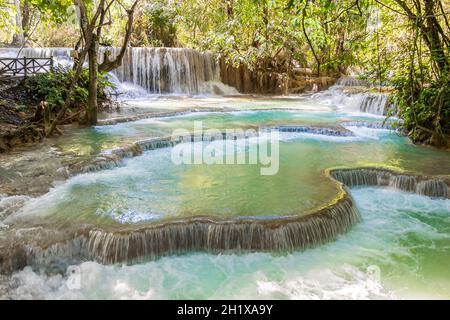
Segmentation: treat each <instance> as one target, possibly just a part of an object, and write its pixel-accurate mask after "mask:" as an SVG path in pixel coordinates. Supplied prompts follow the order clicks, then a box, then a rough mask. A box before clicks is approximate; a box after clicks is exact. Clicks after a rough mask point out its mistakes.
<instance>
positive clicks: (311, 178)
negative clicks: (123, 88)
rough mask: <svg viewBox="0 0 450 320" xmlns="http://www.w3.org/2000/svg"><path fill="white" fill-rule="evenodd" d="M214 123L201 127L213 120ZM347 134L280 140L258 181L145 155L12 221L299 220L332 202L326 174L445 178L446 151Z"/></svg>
mask: <svg viewBox="0 0 450 320" xmlns="http://www.w3.org/2000/svg"><path fill="white" fill-rule="evenodd" d="M265 116H266V115H265V114H263V116H261V115H259V114H258V113H252V114H251V117H248V115H245V116H243V115H237V116H236V115H234V117H237V119H238V120H237V122H238V123H247V124H249V123H254V122H256V120H254V119H255V118H256V119H259V117H262V118H263V119H264V117H265ZM215 117H217V115H215V116H212V119H210V120H209V121H210V122H207V123H213V122H214V121H217V119H216V118H215ZM227 117H232V116H229V115H227V116H226V117H224V118H225V120H224V121H225V122H229V124H230V125H232V122H231V120H230V119H227ZM244 119H246V120H244ZM183 121H187V120H186V119H183ZM147 126H151V124H147ZM103 129H104V128H102V130H103ZM111 129H112V128H111ZM349 129H351V130H353V132H354V133H355V136H354V137H329V136H323V135H316V134H307V133H306V134H305V133H281V135H280V142H279V143H280V145H279V149H280V151H279V154H280V157H279V171H278V173H277V174H275V175H271V176H263V175H261V167H265V166H262V165H259V164H257V165H249V164H245V165H207V164H201V165H175V164H174V163H173V162H172V159H171V151H172V149H170V148H165V149H159V150H153V151H148V152H145V153H144V154H143V155H142V156H139V157H135V158H131V159H126V160H125V161H124V163H123V165H122V166H120V167H118V168H114V169H111V170H104V171H100V172H95V173H88V174H82V175H78V176H76V177H74V178H72V179H70V180H69V181H68V182H66V183H65V184H63V185H61V186H58V187H56V188H54V189H53V190H51V191H50V192H49V193H48V194H46V195H44V196H42V197H40V198H37V199H35V200H32V201H31V202H30V203H29V204H28V205H26V206H25V207H24V208H23V210H22V211H21V214H20V215H18V216H27V217H31V218H35V217H40V216H42V215H53V216H55V217H57V218H58V219H59V220H62V221H68V222H70V221H74V219H79V220H80V221H81V222H95V223H99V224H102V223H105V224H109V223H114V222H119V223H123V224H127V223H145V222H150V223H151V222H154V221H160V220H161V219H170V218H176V217H180V216H181V217H186V216H197V215H208V216H217V217H234V216H244V217H252V216H262V217H273V216H285V215H302V214H306V213H309V212H310V211H311V210H313V209H315V208H317V207H319V206H321V205H324V204H326V203H328V202H330V201H331V200H332V199H334V197H335V196H336V195H337V192H338V189H337V187H336V185H335V183H333V182H332V181H331V180H330V179H329V178H328V177H326V176H325V174H324V171H325V170H326V169H328V168H331V167H336V166H365V165H380V166H381V165H387V166H392V167H396V168H399V169H404V170H412V171H418V172H422V173H427V174H433V173H439V174H444V173H447V174H449V173H450V167H449V166H448V163H449V161H450V154H449V153H448V152H444V151H437V150H432V149H426V148H422V147H418V146H414V145H412V144H409V143H408V142H407V141H406V139H405V138H403V137H399V136H398V135H397V133H395V132H393V131H389V130H377V129H367V128H353V127H349ZM114 130H116V131H115V132H117V130H119V132H120V129H117V128H114ZM108 134H109V135H110V136H112V135H113V134H114V133H112V132H109V133H108ZM241 152H248V149H247V150H246V151H244V150H242V151H241Z"/></svg>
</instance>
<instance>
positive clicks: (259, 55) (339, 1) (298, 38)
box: [0, 0, 450, 145]
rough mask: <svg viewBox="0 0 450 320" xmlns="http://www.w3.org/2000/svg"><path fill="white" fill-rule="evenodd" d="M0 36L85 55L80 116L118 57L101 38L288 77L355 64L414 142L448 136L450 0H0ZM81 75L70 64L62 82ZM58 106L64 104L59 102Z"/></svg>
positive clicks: (344, 70) (92, 111) (91, 115)
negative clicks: (385, 93)
mask: <svg viewBox="0 0 450 320" xmlns="http://www.w3.org/2000/svg"><path fill="white" fill-rule="evenodd" d="M0 7H1V9H2V10H0V12H1V13H0V27H1V32H0V40H1V41H2V42H3V43H4V44H8V45H11V44H13V45H16V46H22V45H28V46H68V47H74V48H76V49H77V50H78V52H79V56H78V61H83V60H84V58H85V57H86V56H87V57H89V58H90V59H89V60H90V63H89V71H88V74H89V76H88V78H89V85H88V99H87V112H86V122H88V123H95V122H96V110H97V96H98V94H97V90H98V88H97V87H98V85H97V83H98V74H99V73H100V74H101V73H104V72H108V71H110V70H112V69H114V68H116V67H117V66H119V65H120V63H121V61H120V60H121V59H120V54H119V57H117V58H116V59H113V60H111V59H110V58H109V56H108V53H107V52H108V51H107V50H106V51H105V57H104V58H103V59H100V60H101V61H102V63H99V61H97V54H96V53H97V51H98V48H99V47H100V46H106V47H108V46H117V47H120V48H121V49H122V50H121V51H120V52H121V53H122V52H123V50H125V49H126V47H127V46H165V47H188V48H196V49H199V50H210V51H214V52H216V53H217V54H218V56H219V57H220V58H221V59H225V61H226V62H227V63H228V64H230V65H233V66H240V65H245V66H246V67H247V68H249V69H250V70H259V71H261V70H262V71H267V72H276V73H278V74H280V76H284V77H289V76H290V73H291V71H292V69H293V68H299V67H300V68H310V69H311V70H312V73H313V74H315V75H317V76H320V75H334V76H338V75H340V74H349V73H354V74H358V76H359V77H361V78H364V79H367V80H368V81H370V82H371V83H373V84H374V85H375V86H377V85H378V86H379V85H384V86H389V87H391V88H393V95H392V99H393V101H394V102H395V103H396V105H397V110H398V113H399V115H400V117H401V118H402V119H403V126H404V129H405V130H406V131H407V132H408V134H409V136H410V137H411V139H412V140H413V141H414V142H418V143H421V142H425V143H430V144H435V145H442V144H445V143H446V141H448V140H449V136H450V0H333V1H332V0H179V1H175V0H58V1H53V0H0ZM81 74H82V65H81V64H80V63H79V64H77V65H76V66H75V67H74V70H73V72H72V79H73V81H72V85H71V86H69V92H68V93H69V94H68V95H67V96H66V97H67V100H66V101H65V103H64V104H63V105H62V107H60V110H61V111H60V112H61V113H60V114H58V115H57V116H56V117H55V119H54V121H53V126H52V127H51V128H50V130H49V132H48V134H51V133H52V131H53V130H52V128H54V126H56V124H57V123H58V121H59V120H60V119H62V118H63V116H64V111H65V108H66V107H67V106H68V105H69V104H70V101H69V100H70V96H71V94H70V93H71V89H72V90H75V88H76V83H77V82H78V81H79V79H80V77H81ZM65 106H66V107H65Z"/></svg>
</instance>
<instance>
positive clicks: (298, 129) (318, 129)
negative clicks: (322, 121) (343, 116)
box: [274, 126, 355, 137]
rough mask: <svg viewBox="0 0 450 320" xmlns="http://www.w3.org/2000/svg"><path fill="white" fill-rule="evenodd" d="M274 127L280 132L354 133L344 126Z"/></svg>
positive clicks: (333, 134)
mask: <svg viewBox="0 0 450 320" xmlns="http://www.w3.org/2000/svg"><path fill="white" fill-rule="evenodd" d="M274 129H276V130H278V131H280V132H300V133H311V134H320V135H325V136H337V137H353V136H355V134H354V133H353V132H351V131H349V130H346V129H344V128H341V129H339V128H336V129H333V128H325V127H313V126H278V127H275V128H274Z"/></svg>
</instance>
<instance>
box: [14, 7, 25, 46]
mask: <svg viewBox="0 0 450 320" xmlns="http://www.w3.org/2000/svg"><path fill="white" fill-rule="evenodd" d="M14 6H15V7H16V26H17V29H18V31H17V33H16V34H15V35H14V37H13V44H14V45H17V46H22V45H23V44H24V42H25V35H24V33H23V25H22V10H21V8H20V0H14Z"/></svg>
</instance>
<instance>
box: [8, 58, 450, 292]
mask: <svg viewBox="0 0 450 320" xmlns="http://www.w3.org/2000/svg"><path fill="white" fill-rule="evenodd" d="M28 50H30V51H29V52H25V54H32V53H33V54H39V55H42V56H48V55H56V56H58V57H59V59H63V57H66V56H67V57H68V55H67V51H66V50H65V49H48V50H41V51H39V50H36V49H28ZM0 53H1V52H0ZM179 75H183V77H179V78H176V77H178V76H179ZM115 76H116V77H117V80H118V81H119V80H124V81H128V82H129V83H128V84H127V83H123V82H119V83H120V86H121V88H122V89H124V91H126V92H127V95H126V96H125V97H122V98H121V99H122V100H123V103H124V107H123V109H122V110H121V111H120V112H118V113H117V114H114V115H103V119H102V120H101V123H100V125H99V126H96V127H94V128H86V129H77V130H70V129H68V130H66V132H65V135H64V136H62V137H60V138H58V139H55V140H53V141H52V148H53V149H52V150H53V151H54V152H55V153H56V152H57V153H61V154H72V155H73V156H74V157H79V158H80V159H83V160H85V159H88V160H89V159H90V160H92V159H95V158H97V159H98V158H103V157H107V156H108V155H111V154H113V152H114V151H112V149H117V148H120V147H126V146H131V145H132V144H133V143H134V142H136V141H143V140H146V141H148V139H160V138H161V137H166V136H168V135H170V134H171V133H172V132H173V131H174V130H175V129H186V130H188V131H191V132H192V131H193V130H194V123H197V124H198V123H201V124H202V126H203V128H204V129H210V128H216V129H218V130H219V131H223V130H226V129H255V130H262V129H267V128H278V129H280V131H281V132H280V136H279V139H278V142H279V146H280V152H279V155H280V157H279V171H278V173H277V174H276V175H273V176H263V175H261V171H260V169H261V165H244V164H241V165H218V164H216V165H206V164H197V165H186V164H185V165H176V164H174V163H173V162H172V160H171V151H172V149H171V148H158V149H156V150H148V151H144V152H143V153H142V154H136V155H135V157H129V158H125V159H122V160H121V161H120V162H119V163H116V165H115V166H112V167H110V168H109V169H106V170H98V171H96V172H89V173H84V174H78V175H76V176H73V177H71V178H70V179H68V180H67V181H66V182H64V183H60V184H59V185H56V186H54V187H53V188H52V189H51V190H50V192H48V193H47V194H44V195H42V196H40V197H37V198H29V197H28V196H26V195H24V196H12V197H8V196H6V195H0V221H1V222H0V236H1V237H3V233H2V232H5V234H6V232H7V231H11V230H12V231H13V232H11V233H10V234H14V231H15V228H19V229H18V230H17V234H20V233H21V230H20V228H29V227H32V226H35V225H39V226H42V225H46V224H48V225H51V227H53V228H54V227H56V228H59V227H61V228H65V227H66V226H68V225H69V226H70V227H72V228H76V227H77V226H81V225H93V226H95V227H98V228H112V229H114V230H119V231H124V230H125V228H127V230H128V229H130V228H131V229H132V228H140V227H142V228H145V227H150V226H154V225H158V224H160V223H161V222H170V221H174V220H178V219H185V218H187V217H193V216H206V217H215V218H222V219H247V220H248V219H250V220H251V221H271V220H273V219H276V218H279V217H291V216H302V217H304V216H306V215H307V214H309V213H311V212H315V210H316V209H317V208H320V207H322V206H323V205H326V204H328V203H330V202H332V201H333V200H334V199H335V198H336V196H337V195H338V194H339V192H340V188H339V186H338V185H337V183H336V182H335V181H332V180H331V178H330V177H329V176H327V174H326V170H327V169H330V168H333V167H366V166H377V167H389V168H391V169H396V170H405V171H409V172H414V173H417V174H422V175H447V176H448V175H450V165H449V164H450V154H449V152H448V151H442V150H435V149H431V148H425V147H421V146H416V145H413V144H411V143H410V142H409V141H408V140H407V139H406V138H405V137H403V136H401V135H400V134H399V133H398V132H397V131H395V130H392V129H389V128H390V125H391V124H392V123H394V122H396V121H397V119H395V118H394V119H392V121H393V122H392V121H390V122H388V123H387V124H382V121H383V120H384V117H382V115H383V114H386V113H387V109H388V100H387V95H384V94H381V93H374V92H369V91H368V90H367V89H361V88H359V89H357V90H355V89H354V88H352V89H351V90H349V89H348V88H347V86H348V85H352V86H355V85H357V86H359V85H361V84H362V83H360V82H354V81H353V80H349V79H346V80H342V81H341V82H339V83H338V85H337V86H334V87H332V88H331V89H330V90H328V91H325V92H321V93H319V94H316V95H313V96H308V95H304V96H297V97H248V96H240V97H219V96H202V97H192V96H191V97H181V96H178V97H174V96H163V97H161V96H155V95H151V94H150V93H158V94H159V93H162V92H167V91H168V92H170V93H183V94H189V95H192V94H194V95H195V94H199V93H206V92H207V93H209V94H211V93H212V94H217V93H220V92H218V91H217V92H216V91H215V90H216V89H214V88H213V87H208V83H209V84H211V83H215V84H214V85H217V82H218V81H220V79H219V78H218V77H217V69H216V65H215V64H214V60H213V59H212V58H211V57H209V56H208V55H207V54H199V53H197V52H193V51H189V50H172V49H171V50H162V49H133V50H130V51H129V52H128V55H127V58H126V60H125V65H124V67H123V68H122V69H120V70H118V71H117V72H116V75H115ZM175 76H176V77H175ZM136 85H141V86H142V87H138V86H136ZM205 86H206V87H208V88H209V89H207V90H206V91H205V90H203V89H202V88H204V87H205ZM218 86H219V87H220V85H218ZM222 93H223V92H222ZM136 98H137V99H136ZM211 111H214V112H211ZM112 116H113V117H118V119H111V117H112ZM133 117H136V118H133ZM125 118H126V120H128V121H127V122H122V121H125V120H124V119H125ZM199 143H203V142H197V144H199ZM209 143H210V142H209ZM260 143H261V141H259V142H258V141H255V140H251V142H250V145H252V144H260ZM205 145H207V143H206V142H205ZM250 145H248V146H247V147H241V148H238V154H244V155H247V154H248V153H249V148H250ZM53 151H52V152H53ZM49 158H50V161H51V155H50V156H49ZM45 161H48V160H47V159H46V160H45ZM61 166H62V164H61ZM63 169H64V168H63ZM0 174H2V175H3V171H1V172H0ZM399 180H401V179H399ZM406 180H407V179H406ZM439 181H440V180H439ZM440 182H441V183H442V184H443V182H442V181H440ZM440 186H442V185H440ZM444 186H445V184H444ZM393 187H395V184H393V185H390V186H389V187H386V188H377V187H367V186H366V187H354V188H352V189H351V191H350V192H351V195H352V197H353V199H354V202H355V203H356V205H357V207H358V209H359V212H360V214H361V218H362V221H361V222H360V223H359V224H357V225H355V226H354V227H353V228H352V229H351V230H350V231H349V232H348V233H346V234H343V235H341V236H339V237H338V239H337V240H336V241H334V242H331V243H328V244H325V245H321V246H319V247H316V248H313V249H307V250H306V251H302V252H300V251H294V252H289V253H288V252H286V251H285V250H278V251H275V252H270V253H269V252H243V253H242V252H241V253H238V252H237V251H233V250H232V251H226V252H225V251H224V252H223V253H221V254H220V253H217V254H210V253H201V252H188V253H186V254H184V255H171V256H165V257H162V258H159V259H157V260H153V261H149V260H143V261H140V262H139V263H135V264H133V265H118V264H116V265H102V264H99V263H97V262H93V261H84V262H81V261H76V262H77V263H76V264H75V265H73V266H71V267H69V268H68V269H67V273H66V274H61V273H60V272H59V273H57V274H55V273H54V272H53V270H54V269H52V266H47V268H45V267H46V266H45V265H44V266H43V268H41V269H32V268H31V267H26V268H25V269H23V270H15V272H14V273H13V275H12V277H8V278H7V279H6V280H5V281H0V297H3V298H74V299H75V298H89V299H99V298H111V299H121V298H137V299H139V298H142V299H152V298H170V299H181V298H187V299H193V298H200V299H207V298H257V299H258V298H275V299H298V298H305V299H317V298H324V299H333V298H346V299H347V298H348V299H366V298H368V299H376V298H411V297H422V298H450V277H449V274H448V270H449V268H450V200H448V199H440V198H431V197H426V196H421V195H417V194H413V193H406V192H400V191H396V190H394V188H393ZM442 194H447V193H442ZM25 230H32V229H25ZM0 248H2V247H1V243H0ZM127 249H128V248H127ZM131 249H132V248H131ZM70 263H73V261H72V260H71V261H70ZM58 270H59V271H61V269H58Z"/></svg>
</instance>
